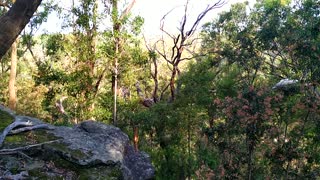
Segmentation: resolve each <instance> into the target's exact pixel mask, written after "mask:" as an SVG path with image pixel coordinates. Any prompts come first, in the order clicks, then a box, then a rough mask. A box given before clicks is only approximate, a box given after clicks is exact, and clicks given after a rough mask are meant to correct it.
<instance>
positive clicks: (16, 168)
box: [0, 106, 154, 179]
mask: <svg viewBox="0 0 320 180" xmlns="http://www.w3.org/2000/svg"><path fill="white" fill-rule="evenodd" d="M14 119H16V120H17V119H19V121H30V122H31V123H32V124H45V123H43V122H42V121H40V120H38V119H36V118H31V117H27V116H17V115H15V114H14V113H13V112H12V111H10V110H8V109H6V108H4V107H3V106H0V122H1V123H0V130H1V131H0V132H2V131H3V130H4V128H5V127H6V126H8V125H9V124H10V123H12V122H13V121H14ZM47 126H48V127H50V128H48V129H36V130H32V131H28V132H23V133H19V134H16V135H12V136H8V137H6V139H5V141H4V143H3V147H2V149H8V148H17V147H25V146H28V145H32V144H37V143H45V142H52V143H47V144H42V145H41V146H35V147H32V148H28V149H23V150H20V151H17V152H15V153H8V154H1V153H0V157H1V158H0V177H14V176H19V177H23V178H24V177H25V178H28V179H29V178H31V179H32V178H40V179H41V178H44V179H52V178H53V179H54V178H63V179H153V178H154V167H153V166H152V164H151V161H150V157H149V156H148V155H147V154H146V153H143V152H136V151H135V150H134V148H133V147H132V146H131V145H130V141H129V138H128V136H127V135H126V134H125V133H123V132H122V131H121V130H120V129H119V128H117V127H114V126H110V125H106V124H103V123H100V122H95V121H84V122H82V123H80V124H78V125H76V126H74V127H64V126H52V125H50V124H47ZM0 151H1V149H0Z"/></svg>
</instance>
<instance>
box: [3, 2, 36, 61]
mask: <svg viewBox="0 0 320 180" xmlns="http://www.w3.org/2000/svg"><path fill="white" fill-rule="evenodd" d="M41 1H42V0H16V2H15V3H14V4H13V6H12V7H11V8H10V10H9V11H8V12H7V13H6V14H4V15H3V16H1V17H0V24H1V26H0V59H1V58H2V57H3V56H4V55H5V53H6V52H7V51H8V49H9V48H10V47H11V45H12V44H13V42H14V41H15V39H16V38H17V37H18V35H19V34H20V33H21V31H22V30H23V29H24V28H25V26H26V25H27V24H28V23H29V21H30V18H31V17H32V16H33V14H34V12H35V11H36V10H37V8H38V6H39V5H40V3H41Z"/></svg>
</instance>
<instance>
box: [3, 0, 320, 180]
mask: <svg viewBox="0 0 320 180" xmlns="http://www.w3.org/2000/svg"><path fill="white" fill-rule="evenodd" d="M18 1H19V0H17V2H18ZM40 2H41V1H40ZM40 2H39V3H40ZM135 2H136V0H132V1H129V2H128V1H122V0H108V1H100V0H79V1H74V0H73V1H72V5H71V7H70V9H69V8H66V7H63V6H61V5H59V3H57V2H55V1H54V0H46V1H45V0H43V1H42V2H41V4H40V5H39V7H38V8H37V11H36V12H35V13H34V15H33V16H32V17H31V19H30V22H29V23H28V24H27V27H26V28H25V29H24V30H22V32H21V33H20V35H19V36H18V37H17V38H16V40H14V42H13V44H12V45H11V43H9V41H8V43H7V44H6V45H7V46H11V47H10V49H9V50H8V51H7V53H6V54H4V53H3V49H2V47H3V46H4V45H3V44H1V43H0V46H1V48H0V55H1V56H0V58H1V57H2V58H1V60H0V68H1V69H0V104H3V105H5V106H7V107H9V108H10V109H12V110H14V111H16V112H17V113H19V114H23V115H28V116H32V117H36V118H39V119H41V120H43V121H45V122H48V123H50V124H54V125H63V126H72V125H75V124H78V123H80V122H82V121H84V120H89V119H90V120H95V121H99V122H102V123H105V124H111V125H114V126H117V127H119V128H120V129H121V130H122V131H124V132H125V133H127V134H128V135H129V137H130V139H131V141H132V144H134V147H135V149H136V150H139V151H144V152H146V153H148V154H149V155H150V157H151V160H152V164H153V166H154V167H155V170H156V179H249V180H251V179H318V178H319V177H320V153H319V152H320V128H319V127H320V87H319V83H320V2H319V0H257V2H256V3H255V4H254V6H252V7H250V6H249V3H248V2H243V3H237V4H233V5H232V6H231V8H230V9H229V10H227V11H224V12H222V13H220V14H219V15H218V16H217V17H215V18H212V19H213V20H212V21H211V22H205V24H204V25H203V26H200V22H201V21H202V20H203V18H204V17H205V16H207V15H208V12H211V11H215V10H216V9H219V8H221V7H222V6H224V5H225V4H226V3H227V2H226V1H224V0H216V1H214V0H213V1H212V4H210V5H208V6H207V8H205V9H203V11H202V12H199V14H198V15H197V18H196V19H195V20H193V21H192V20H191V19H190V18H189V16H188V11H189V9H188V8H189V6H188V3H189V0H186V3H185V6H184V13H183V14H181V22H180V24H177V25H176V26H177V27H178V28H177V30H176V33H171V32H169V31H167V29H166V28H167V24H166V15H165V14H164V16H163V19H161V20H159V23H160V24H161V27H160V29H161V31H162V34H163V35H162V36H159V38H158V39H157V40H156V41H154V42H151V41H149V40H148V39H146V37H145V36H144V34H143V25H144V17H141V16H135V15H134V14H133V13H131V11H132V8H134V5H135ZM13 3H15V0H8V1H5V0H4V1H0V15H4V14H5V13H6V12H8V10H9V9H10V7H12V5H13ZM70 4H71V1H70ZM52 12H56V13H57V14H59V18H60V19H61V20H62V21H63V27H61V31H60V32H58V33H42V34H39V33H37V30H38V29H39V27H40V26H41V25H42V23H44V22H46V21H47V20H48V16H50V14H51V13H52ZM105 20H106V21H107V22H108V23H106V24H107V25H105V24H103V21H105ZM201 23H203V22H201ZM187 24H189V25H190V24H191V26H187ZM0 26H2V25H0ZM0 28H1V27H0ZM1 33H3V32H2V31H1V30H0V40H3V39H2V38H3V37H2V35H1ZM8 48H9V47H8Z"/></svg>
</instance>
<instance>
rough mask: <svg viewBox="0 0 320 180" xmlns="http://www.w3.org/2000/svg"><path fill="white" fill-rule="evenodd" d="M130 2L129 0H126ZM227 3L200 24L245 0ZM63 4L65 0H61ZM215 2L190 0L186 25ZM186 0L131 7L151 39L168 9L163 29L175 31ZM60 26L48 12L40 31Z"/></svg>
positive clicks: (151, 0) (146, 0)
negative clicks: (142, 22) (141, 19)
mask: <svg viewBox="0 0 320 180" xmlns="http://www.w3.org/2000/svg"><path fill="white" fill-rule="evenodd" d="M126 1H127V2H130V0H126ZM226 1H227V3H226V4H225V5H224V6H223V7H222V8H219V9H214V10H213V11H211V12H209V13H208V14H207V15H206V17H205V18H204V19H203V20H202V21H201V23H200V26H199V27H198V28H200V27H201V25H202V24H204V23H206V22H209V21H211V20H212V19H214V18H215V17H217V15H218V14H219V13H220V12H222V11H227V10H228V9H230V7H231V4H234V3H237V2H244V1H245V0H226ZM247 1H248V2H249V4H250V7H252V6H253V4H254V2H255V0H247ZM60 2H62V3H63V4H64V3H66V2H67V1H66V0H61V1H60ZM215 2H217V1H216V0H190V2H189V9H188V18H189V19H188V22H189V23H188V22H187V27H189V26H190V25H191V23H192V22H194V20H195V19H196V17H197V15H198V14H199V13H200V12H202V11H203V10H204V9H205V8H206V7H207V6H208V5H209V4H213V3H215ZM185 3H186V0H137V2H136V4H135V5H134V7H133V9H132V13H133V14H134V15H140V16H142V17H143V18H144V19H145V23H144V27H143V34H144V35H145V36H146V37H147V38H148V39H152V38H155V37H156V36H158V35H160V34H161V31H160V20H161V19H162V17H163V16H164V15H165V14H167V13H168V12H169V11H170V10H172V9H174V10H173V11H172V12H171V13H170V14H169V15H168V16H167V17H166V21H165V29H166V30H167V31H169V32H170V33H174V32H177V27H178V26H179V23H180V21H181V18H182V16H183V11H184V6H183V5H185ZM188 25H189V26H188ZM60 27H61V20H58V18H57V15H56V14H54V13H53V14H50V15H49V19H48V22H47V23H45V24H43V25H42V26H41V29H40V32H44V31H47V32H49V33H51V32H56V31H58V30H59V29H60Z"/></svg>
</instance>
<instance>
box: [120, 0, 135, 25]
mask: <svg viewBox="0 0 320 180" xmlns="http://www.w3.org/2000/svg"><path fill="white" fill-rule="evenodd" d="M135 3H136V0H132V1H131V3H130V4H129V5H128V6H127V7H126V9H125V10H124V11H123V12H122V14H121V16H120V18H119V19H120V20H122V19H123V18H124V17H125V16H127V15H128V14H129V13H130V11H131V9H132V8H133V6H134V4H135Z"/></svg>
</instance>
